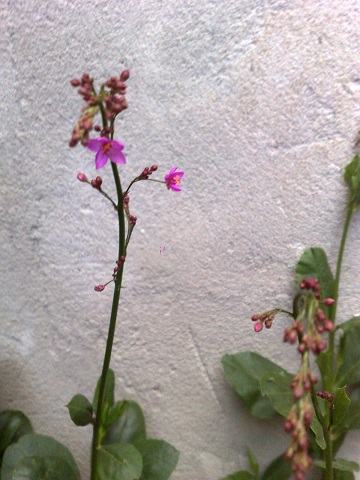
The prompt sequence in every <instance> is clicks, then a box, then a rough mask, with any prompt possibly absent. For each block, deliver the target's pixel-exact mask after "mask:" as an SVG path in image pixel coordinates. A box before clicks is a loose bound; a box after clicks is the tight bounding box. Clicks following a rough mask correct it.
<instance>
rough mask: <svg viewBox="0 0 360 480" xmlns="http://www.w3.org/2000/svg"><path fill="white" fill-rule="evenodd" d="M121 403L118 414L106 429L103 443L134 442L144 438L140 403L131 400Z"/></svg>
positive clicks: (144, 431)
mask: <svg viewBox="0 0 360 480" xmlns="http://www.w3.org/2000/svg"><path fill="white" fill-rule="evenodd" d="M121 403H122V405H121V407H119V411H118V412H119V413H120V416H119V417H118V418H117V419H116V420H115V421H114V422H113V423H112V424H111V425H110V426H109V427H108V429H107V430H106V432H105V435H104V438H103V440H102V444H103V445H109V444H112V443H134V442H135V441H137V440H141V439H143V438H146V429H145V418H144V414H143V412H142V410H141V407H140V405H138V404H137V403H136V402H133V401H131V400H124V401H123V402H121Z"/></svg>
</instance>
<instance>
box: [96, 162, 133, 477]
mask: <svg viewBox="0 0 360 480" xmlns="http://www.w3.org/2000/svg"><path fill="white" fill-rule="evenodd" d="M111 167H112V170H113V175H114V180H115V185H116V190H117V195H118V209H117V212H118V219H119V255H118V259H120V257H122V256H125V251H126V243H125V213H124V208H123V192H122V187H121V181H120V176H119V172H118V169H117V165H116V164H115V163H113V162H111ZM123 270H124V264H121V265H120V266H119V270H118V272H117V275H116V279H115V287H114V296H113V302H112V308H111V316H110V324H109V331H108V337H107V342H106V350H105V356H104V363H103V368H102V373H101V380H100V387H99V398H98V404H97V410H96V418H95V425H94V430H93V442H92V452H91V480H97V449H98V448H99V446H100V429H101V417H102V408H103V405H104V394H105V386H106V379H107V375H108V372H109V366H110V360H111V351H112V346H113V341H114V335H115V327H116V319H117V313H118V307H119V300H120V292H121V286H122V276H123Z"/></svg>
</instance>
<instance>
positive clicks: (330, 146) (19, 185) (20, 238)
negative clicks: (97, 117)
mask: <svg viewBox="0 0 360 480" xmlns="http://www.w3.org/2000/svg"><path fill="white" fill-rule="evenodd" d="M359 19H360V7H359V3H358V2H357V1H356V0H333V1H330V2H329V1H315V0H308V1H306V0H293V1H291V0H242V1H240V0H227V1H226V2H219V1H216V0H211V1H210V0H196V1H191V0H168V1H161V0H146V1H145V0H136V1H135V0H125V1H120V0H93V1H86V0H75V1H71V0H49V1H44V0H36V1H35V0H7V1H6V0H2V2H0V21H1V32H2V33H1V36H0V52H1V66H0V68H1V70H0V82H1V83H0V89H1V97H0V115H1V127H2V128H1V133H0V135H1V137H0V139H1V152H2V154H1V156H2V160H1V162H0V169H1V173H0V174H1V181H0V191H1V208H2V212H1V213H2V228H1V272H2V273H1V277H2V288H1V312H2V313H1V333H0V342H1V350H0V352H1V353H0V355H1V366H0V375H1V385H2V387H1V391H0V407H1V409H4V408H18V409H22V410H24V411H25V412H26V413H27V414H28V415H29V416H30V417H31V419H32V421H33V423H34V426H35V428H36V430H37V431H38V432H40V433H44V434H51V435H54V436H56V438H58V439H59V440H60V441H63V442H64V443H65V444H66V445H67V446H68V447H69V448H70V449H71V450H72V452H73V453H74V456H75V457H76V460H77V462H78V464H79V466H80V469H81V472H82V476H83V478H84V479H86V478H88V472H89V468H88V458H89V445H90V437H91V429H90V428H89V427H87V428H84V429H79V428H76V427H75V426H73V425H72V424H71V422H70V419H69V418H68V413H67V410H66V409H65V408H64V405H65V404H66V403H68V401H69V399H70V398H71V396H72V395H73V394H75V393H78V392H81V393H84V394H85V395H88V396H90V397H91V396H92V392H93V387H94V384H95V382H96V378H97V377H98V375H99V374H100V370H101V363H102V356H103V349H104V341H105V336H106V332H107V324H108V317H109V310H110V304H111V293H112V292H111V289H108V290H106V291H105V292H103V293H102V294H98V293H95V292H94V291H93V286H94V285H95V284H98V283H102V282H103V281H105V280H106V279H107V278H108V277H110V276H111V272H112V268H113V262H114V260H115V257H116V241H117V239H116V231H117V230H116V229H117V226H116V218H115V216H114V213H113V211H112V210H111V209H110V208H109V207H108V205H107V203H106V202H105V200H104V199H103V198H102V197H100V195H96V192H94V191H93V190H92V189H90V188H87V187H86V186H85V185H83V184H80V183H79V182H77V180H76V174H77V172H78V171H83V172H85V173H86V174H88V175H89V176H90V177H92V176H94V175H95V170H94V162H93V155H92V153H91V152H88V151H86V150H84V149H82V148H81V147H77V148H76V149H73V150H70V149H69V148H68V146H67V143H68V141H69V139H70V135H71V131H72V128H73V126H74V123H75V121H76V119H77V117H78V114H79V110H80V108H81V106H82V104H81V99H80V97H79V96H78V95H77V94H76V90H75V89H72V88H71V86H70V84H69V79H70V78H73V77H79V76H80V75H81V74H82V73H83V72H84V71H88V72H89V73H90V74H91V75H92V76H94V77H95V78H96V80H98V81H101V80H104V79H106V78H107V77H109V76H110V75H112V74H119V73H120V71H121V69H122V68H124V67H129V68H130V69H131V79H130V80H129V82H128V85H129V89H128V101H129V104H130V108H129V110H128V111H127V112H125V115H124V116H123V119H121V120H120V121H119V123H118V130H117V132H118V133H117V137H118V138H120V139H121V140H123V141H124V143H125V145H126V150H125V152H126V155H127V160H128V163H127V165H126V166H125V167H123V168H121V171H122V172H123V177H124V182H125V183H127V182H128V181H129V180H130V179H131V178H133V177H134V176H135V175H138V174H139V173H140V172H141V171H142V169H143V168H144V167H145V166H147V165H151V164H153V163H157V164H158V165H159V172H160V173H161V174H164V173H166V171H167V170H168V169H169V168H170V167H172V166H175V165H177V166H178V167H181V169H184V170H185V171H186V174H185V177H184V181H183V192H182V193H181V194H176V193H174V192H168V191H166V189H165V188H162V187H161V186H160V185H157V184H155V183H149V184H145V183H143V184H139V185H136V186H135V188H134V193H133V195H132V206H133V213H134V214H136V215H137V216H138V219H139V220H138V226H137V227H136V231H135V233H134V237H133V241H132V243H131V246H130V249H129V255H128V259H127V262H126V270H125V286H126V289H124V291H123V299H122V303H121V307H120V317H119V327H118V330H117V333H116V341H115V351H114V356H113V359H112V367H113V368H114V370H115V371H116V373H117V393H118V397H119V398H122V397H126V398H131V399H134V400H136V401H138V402H139V403H140V404H141V405H142V406H143V408H144V410H145V412H146V418H147V422H148V429H149V434H150V435H152V436H154V437H162V438H164V439H166V440H167V441H169V442H171V443H173V444H174V445H175V446H176V447H177V448H178V449H179V450H180V451H181V458H180V462H179V466H178V469H177V471H176V473H175V474H174V475H173V479H174V480H195V479H196V480H203V479H204V480H213V479H218V478H219V477H220V476H222V475H225V474H226V473H230V472H232V471H234V470H236V469H239V468H240V467H246V460H245V448H246V446H248V445H249V446H251V447H252V448H253V450H254V451H255V452H256V453H257V454H258V456H259V457H260V459H261V463H262V465H265V464H266V463H267V462H268V461H269V460H270V459H272V458H273V457H275V456H276V455H278V454H280V453H281V452H282V451H284V450H285V448H286V445H287V443H288V438H287V436H286V435H285V434H284V433H283V430H282V424H281V421H277V420H274V421H271V422H269V423H263V422H261V421H259V420H256V419H254V418H251V417H250V416H249V414H248V413H247V412H246V410H245V408H244V406H243V405H242V403H241V402H240V401H239V400H238V398H237V397H236V396H235V394H234V393H233V392H232V390H231V389H230V387H228V385H227V384H226V382H225V380H224V378H223V374H222V370H221V366H220V358H221V356H222V355H223V353H225V352H228V353H235V352H237V351H239V350H248V349H252V350H255V351H258V352H261V353H262V354H264V355H267V356H270V357H271V358H272V359H273V360H274V361H276V362H279V363H280V364H282V365H283V366H284V367H287V368H289V369H290V368H291V369H292V370H293V371H294V370H295V368H296V365H297V363H296V361H297V355H296V353H295V352H294V351H293V349H292V348H291V347H289V346H284V345H283V344H282V330H283V328H284V325H283V324H281V323H277V324H276V325H275V326H274V327H273V329H272V330H271V331H268V332H262V333H261V334H259V335H255V334H254V332H253V330H252V324H251V322H250V321H249V317H250V316H251V315H252V314H253V313H256V312H258V311H261V310H263V309H266V308H267V307H270V306H283V307H284V308H286V307H289V306H290V301H291V294H292V291H293V290H292V288H293V285H292V276H293V270H294V264H295V262H296V260H297V258H298V256H299V254H300V253H301V252H302V250H303V249H304V248H305V247H307V246H311V245H322V246H323V247H324V248H325V249H326V251H327V252H328V254H329V255H330V256H331V257H332V265H333V266H334V257H335V254H336V252H337V247H338V243H339V236H340V231H341V227H342V220H343V213H344V212H343V205H344V202H345V193H346V191H345V187H344V185H343V182H342V177H341V172H342V169H343V167H344V165H345V164H346V163H347V162H348V161H350V160H351V158H352V152H353V151H352V148H353V141H354V138H355V136H356V132H357V130H358V128H359V123H360V122H359V111H360V109H359V107H360V105H359V100H360V73H359V67H360V54H359V47H360V35H359V31H360V28H359V27H360V20H359ZM101 174H102V176H103V177H104V185H105V186H108V188H107V189H108V190H110V191H112V189H113V187H112V186H111V187H110V185H111V181H112V180H111V171H110V168H109V166H108V167H107V168H106V169H103V171H102V172H101ZM359 231H360V218H359V215H356V216H355V218H354V221H353V224H352V226H351V229H350V232H349V241H348V247H349V250H348V252H349V254H348V255H346V257H345V259H344V270H343V287H342V290H341V294H342V296H341V300H340V302H339V309H338V311H339V319H340V320H346V319H348V318H349V317H350V316H351V315H352V314H353V313H355V312H359V310H360V309H359V303H360V290H359V280H360V277H359V267H360V261H359V258H360V235H359ZM164 245H166V246H167V247H170V248H167V250H165V253H166V254H163V255H160V254H159V248H160V246H164ZM350 252H351V255H350ZM359 440H360V437H359V434H358V433H355V434H352V435H350V436H349V440H348V442H347V448H346V453H345V454H346V456H347V458H349V459H354V460H357V459H358V458H359V447H358V443H359ZM358 478H360V477H358Z"/></svg>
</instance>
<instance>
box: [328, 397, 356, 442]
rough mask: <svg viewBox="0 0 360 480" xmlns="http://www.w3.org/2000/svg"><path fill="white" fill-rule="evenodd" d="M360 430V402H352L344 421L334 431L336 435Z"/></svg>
mask: <svg viewBox="0 0 360 480" xmlns="http://www.w3.org/2000/svg"><path fill="white" fill-rule="evenodd" d="M358 428H360V401H359V400H358V401H357V402H351V404H350V406H349V409H348V411H347V412H346V415H345V417H344V419H343V421H342V422H341V423H340V424H339V425H337V426H336V428H335V429H334V431H335V433H336V434H337V433H342V432H347V431H349V430H356V429H358Z"/></svg>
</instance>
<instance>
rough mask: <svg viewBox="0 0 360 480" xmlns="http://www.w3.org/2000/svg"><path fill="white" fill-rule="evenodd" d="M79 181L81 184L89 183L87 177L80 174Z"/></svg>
mask: <svg viewBox="0 0 360 480" xmlns="http://www.w3.org/2000/svg"><path fill="white" fill-rule="evenodd" d="M77 179H78V180H79V182H87V177H86V175H85V174H84V173H78V174H77Z"/></svg>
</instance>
